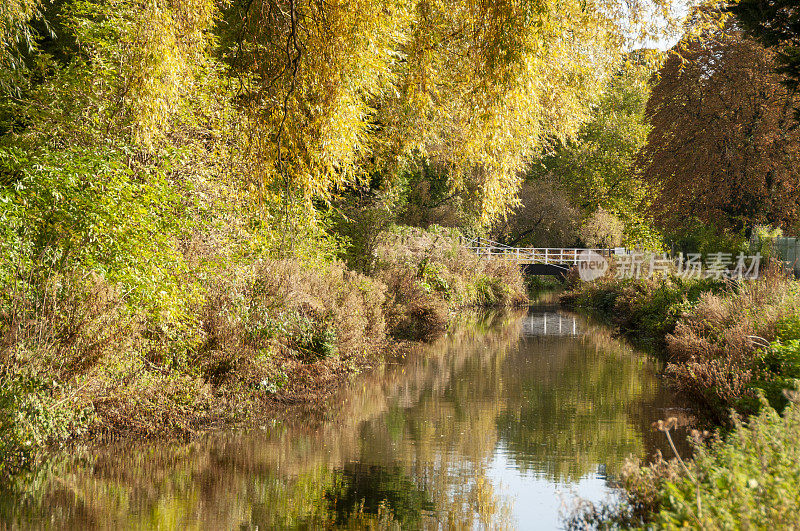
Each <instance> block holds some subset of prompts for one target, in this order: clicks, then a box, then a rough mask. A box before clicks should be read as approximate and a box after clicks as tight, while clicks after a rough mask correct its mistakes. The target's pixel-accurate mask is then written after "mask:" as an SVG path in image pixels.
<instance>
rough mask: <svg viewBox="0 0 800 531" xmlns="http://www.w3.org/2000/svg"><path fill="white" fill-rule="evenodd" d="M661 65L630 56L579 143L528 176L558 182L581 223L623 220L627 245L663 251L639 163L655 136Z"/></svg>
mask: <svg viewBox="0 0 800 531" xmlns="http://www.w3.org/2000/svg"><path fill="white" fill-rule="evenodd" d="M659 63H660V54H659V53H658V52H656V51H654V50H638V51H636V52H632V53H630V54H628V56H627V57H625V58H624V61H623V62H622V64H621V65H619V66H618V70H617V72H616V73H615V74H614V77H613V78H611V80H610V81H609V82H608V84H607V86H606V87H605V89H604V91H603V94H602V96H601V97H600V100H599V102H598V104H597V105H596V107H595V108H594V109H593V111H592V119H591V120H590V121H589V122H588V123H586V124H585V125H584V126H583V127H582V128H581V129H580V131H579V133H578V135H577V136H576V138H574V139H568V140H567V141H565V142H563V143H561V144H559V145H558V146H557V147H556V149H555V151H554V153H553V154H552V155H549V156H547V157H544V158H543V159H542V160H541V161H539V162H538V163H536V164H534V165H533V166H532V168H531V169H530V170H529V178H531V179H535V180H543V179H547V178H551V179H554V180H555V182H556V183H557V184H558V186H559V188H561V189H562V190H564V191H565V193H566V194H567V196H568V197H569V199H570V201H571V203H572V204H574V205H575V206H576V207H577V208H578V209H579V210H580V211H581V213H582V217H585V218H586V217H592V216H594V215H598V214H596V212H598V211H602V212H608V213H609V214H610V215H612V216H616V217H619V218H620V219H621V221H622V222H623V223H624V243H625V245H626V246H630V247H632V246H635V245H636V246H640V247H643V248H648V249H650V248H653V249H657V247H658V246H659V238H658V234H657V233H656V232H655V231H654V230H653V229H652V222H651V221H650V220H649V207H650V204H651V202H652V199H653V194H652V191H651V189H650V187H649V186H648V185H647V184H645V183H644V182H642V180H641V179H640V176H639V175H638V170H637V167H636V166H635V165H634V163H635V161H636V156H637V154H638V152H639V150H640V149H641V148H642V147H643V146H644V144H645V141H646V139H647V135H648V132H649V131H650V125H649V123H648V119H647V117H646V116H645V105H646V103H647V100H648V97H649V95H650V78H651V76H652V74H653V72H654V70H655V69H656V67H657V66H658V64H659ZM600 215H602V214H600Z"/></svg>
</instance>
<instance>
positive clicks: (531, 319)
mask: <svg viewBox="0 0 800 531" xmlns="http://www.w3.org/2000/svg"><path fill="white" fill-rule="evenodd" d="M657 372H658V371H657V365H656V364H655V362H654V361H652V360H651V359H650V358H648V357H647V356H646V355H644V354H643V353H640V352H636V351H634V350H632V349H631V348H630V347H628V346H627V345H625V344H623V343H621V342H619V341H617V340H615V339H613V338H612V337H611V335H610V333H609V330H608V329H607V328H605V327H602V326H598V325H594V324H591V323H589V322H587V321H586V320H585V319H584V318H582V317H579V316H575V315H571V314H565V313H563V312H561V311H559V310H558V308H557V306H555V305H552V304H539V305H537V306H534V307H532V308H531V309H530V310H529V311H528V312H527V313H525V312H521V313H514V314H503V315H499V314H495V315H484V316H481V317H465V318H464V320H463V322H461V323H459V324H458V325H456V326H455V327H454V328H453V330H452V331H451V332H450V333H449V334H448V336H447V337H445V338H442V339H441V340H439V341H437V342H436V343H434V344H433V345H428V346H425V347H422V348H420V349H419V350H418V351H417V352H414V353H412V354H411V355H409V356H407V357H406V359H404V360H403V361H401V362H398V363H392V364H387V365H386V366H383V367H377V368H375V369H374V370H372V371H370V372H369V373H366V374H363V375H360V376H358V377H357V378H355V379H354V381H353V383H352V384H351V385H348V386H347V387H346V388H345V389H343V390H342V392H341V393H339V394H338V395H337V396H336V397H334V399H333V402H332V407H331V409H330V410H329V413H328V414H327V415H326V418H324V419H318V418H303V416H302V415H301V416H299V417H298V418H295V419H293V420H291V421H286V422H283V423H276V424H275V425H270V426H265V427H264V429H263V430H258V431H256V432H250V433H247V434H242V433H239V434H235V433H228V434H224V435H214V436H209V437H205V438H203V439H201V440H198V441H195V442H193V443H191V444H189V445H154V444H149V445H123V446H112V447H109V448H106V449H104V450H102V451H94V452H92V453H90V454H88V455H86V456H85V457H82V458H80V459H74V458H70V459H67V458H65V459H62V460H54V461H53V463H52V464H51V465H50V466H49V467H48V468H47V469H46V470H43V471H41V472H40V473H39V476H38V477H37V478H36V479H35V481H32V482H29V483H27V484H26V485H25V486H24V488H23V489H22V491H20V493H19V495H16V496H14V499H8V498H7V499H5V500H2V501H0V511H1V512H0V514H1V515H2V516H3V519H4V520H5V521H6V523H7V524H10V526H12V527H23V528H25V527H55V528H65V527H66V528H80V529H84V528H89V527H92V528H98V527H99V528H156V527H157V528H164V529H177V528H204V529H235V528H239V529H281V528H320V527H325V528H335V527H346V528H363V527H372V528H379V529H382V528H402V529H419V528H423V529H426V528H434V529H436V528H438V529H441V528H451V529H464V528H493V529H495V528H512V529H554V528H558V527H560V526H561V525H562V520H561V517H562V516H563V515H564V514H565V513H568V512H569V510H570V507H572V506H573V505H574V503H575V501H574V500H575V497H576V496H580V497H582V498H584V499H588V500H591V501H594V502H602V501H607V502H611V503H613V501H614V497H615V494H614V490H613V488H612V487H610V483H609V477H613V475H614V474H616V473H617V472H618V471H619V470H620V468H621V466H622V465H623V463H624V461H625V459H626V457H628V456H630V455H634V456H639V457H644V456H646V455H648V454H651V453H652V452H653V451H655V449H657V448H658V449H664V451H666V445H665V444H663V442H664V441H662V438H663V435H662V434H660V433H657V432H653V430H652V429H651V427H650V425H651V423H652V422H653V421H655V420H658V419H661V418H666V417H668V416H676V415H678V416H679V415H680V414H681V413H682V411H681V410H680V409H679V408H676V407H675V404H676V402H675V401H674V399H673V397H672V396H671V395H670V393H669V392H668V391H667V390H666V389H665V388H664V386H663V384H662V382H661V380H660V379H659V377H658V376H657Z"/></svg>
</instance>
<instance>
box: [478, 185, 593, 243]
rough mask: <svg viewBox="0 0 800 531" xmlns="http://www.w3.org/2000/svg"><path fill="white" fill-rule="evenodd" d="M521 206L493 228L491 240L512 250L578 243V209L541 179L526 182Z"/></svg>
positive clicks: (555, 188) (521, 193) (522, 191)
mask: <svg viewBox="0 0 800 531" xmlns="http://www.w3.org/2000/svg"><path fill="white" fill-rule="evenodd" d="M519 199H520V203H521V204H520V206H519V207H518V208H516V209H514V210H513V211H512V212H511V213H510V214H509V215H508V216H506V218H505V219H504V220H503V221H501V222H498V223H496V224H495V225H494V227H493V228H492V232H491V234H492V239H494V240H496V241H498V242H501V243H504V244H506V245H509V246H511V247H574V246H576V244H577V243H578V234H577V233H578V225H579V222H580V218H581V212H580V211H579V209H577V208H575V207H574V206H572V204H571V203H570V201H569V199H568V198H567V196H566V194H564V193H563V192H562V191H561V190H559V189H558V188H557V187H556V186H554V185H553V184H552V183H549V182H547V181H546V180H544V179H537V180H534V181H526V182H524V183H523V184H522V188H521V189H520V194H519Z"/></svg>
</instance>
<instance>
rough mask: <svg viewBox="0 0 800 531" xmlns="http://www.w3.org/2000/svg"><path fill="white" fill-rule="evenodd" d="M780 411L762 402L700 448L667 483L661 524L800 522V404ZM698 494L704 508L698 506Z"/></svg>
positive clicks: (781, 525)
mask: <svg viewBox="0 0 800 531" xmlns="http://www.w3.org/2000/svg"><path fill="white" fill-rule="evenodd" d="M790 396H791V397H792V398H793V401H792V402H791V404H790V405H789V407H787V408H786V410H785V411H784V414H783V416H780V415H779V414H778V413H777V412H776V411H775V410H774V409H772V408H771V407H770V406H769V404H767V403H766V402H762V406H763V407H762V408H761V411H760V413H759V414H758V415H756V416H753V417H751V418H750V420H749V421H748V422H746V423H745V422H743V421H742V420H740V419H739V418H737V417H734V427H733V430H732V431H731V433H730V434H728V436H726V437H725V438H724V439H716V440H713V441H711V442H710V443H709V444H706V445H700V446H698V447H697V448H696V449H695V455H694V460H693V463H692V464H690V466H689V470H690V472H691V474H692V477H689V476H687V475H685V474H684V475H682V476H681V477H680V478H679V479H677V480H675V481H669V482H665V483H664V484H663V485H662V487H661V489H660V492H661V500H662V507H661V510H660V512H659V513H658V516H657V517H656V518H655V523H656V525H658V526H660V527H670V528H676V527H684V526H691V527H699V528H702V529H753V528H757V529H765V528H772V529H793V528H797V527H798V526H800V473H798V472H799V471H800V405H798V402H797V394H796V393H794V392H792V393H790ZM698 499H699V500H700V507H698Z"/></svg>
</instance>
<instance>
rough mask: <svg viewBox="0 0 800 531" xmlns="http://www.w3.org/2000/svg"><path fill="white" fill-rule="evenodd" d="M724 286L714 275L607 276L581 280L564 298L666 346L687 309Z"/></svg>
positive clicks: (636, 336)
mask: <svg viewBox="0 0 800 531" xmlns="http://www.w3.org/2000/svg"><path fill="white" fill-rule="evenodd" d="M720 289H722V284H721V283H720V282H719V281H715V280H714V279H691V278H690V279H684V278H681V277H678V276H672V275H670V276H666V277H661V278H645V279H616V278H610V277H607V278H601V279H600V280H596V281H594V282H591V283H588V282H587V283H581V284H579V285H578V286H576V287H574V289H573V290H572V291H570V292H568V293H566V294H564V295H562V298H561V299H562V302H564V303H566V304H569V305H572V306H575V307H578V308H584V309H588V310H590V311H593V312H596V313H597V314H598V315H599V316H600V317H602V318H605V319H606V320H610V321H611V322H612V323H613V324H615V325H616V326H618V327H620V329H621V330H622V331H623V332H624V333H626V334H628V335H629V336H630V337H631V338H632V339H634V340H635V341H636V342H637V343H639V344H642V345H647V346H656V347H659V346H660V347H663V346H664V345H665V343H664V340H665V336H666V335H667V334H670V333H672V332H673V331H674V330H675V327H676V325H677V323H678V321H679V320H680V319H681V317H682V316H683V314H684V312H687V311H690V310H691V309H692V307H693V306H694V305H695V304H697V302H698V301H699V300H700V298H701V296H702V295H703V294H705V293H708V292H714V291H719V290H720Z"/></svg>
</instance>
